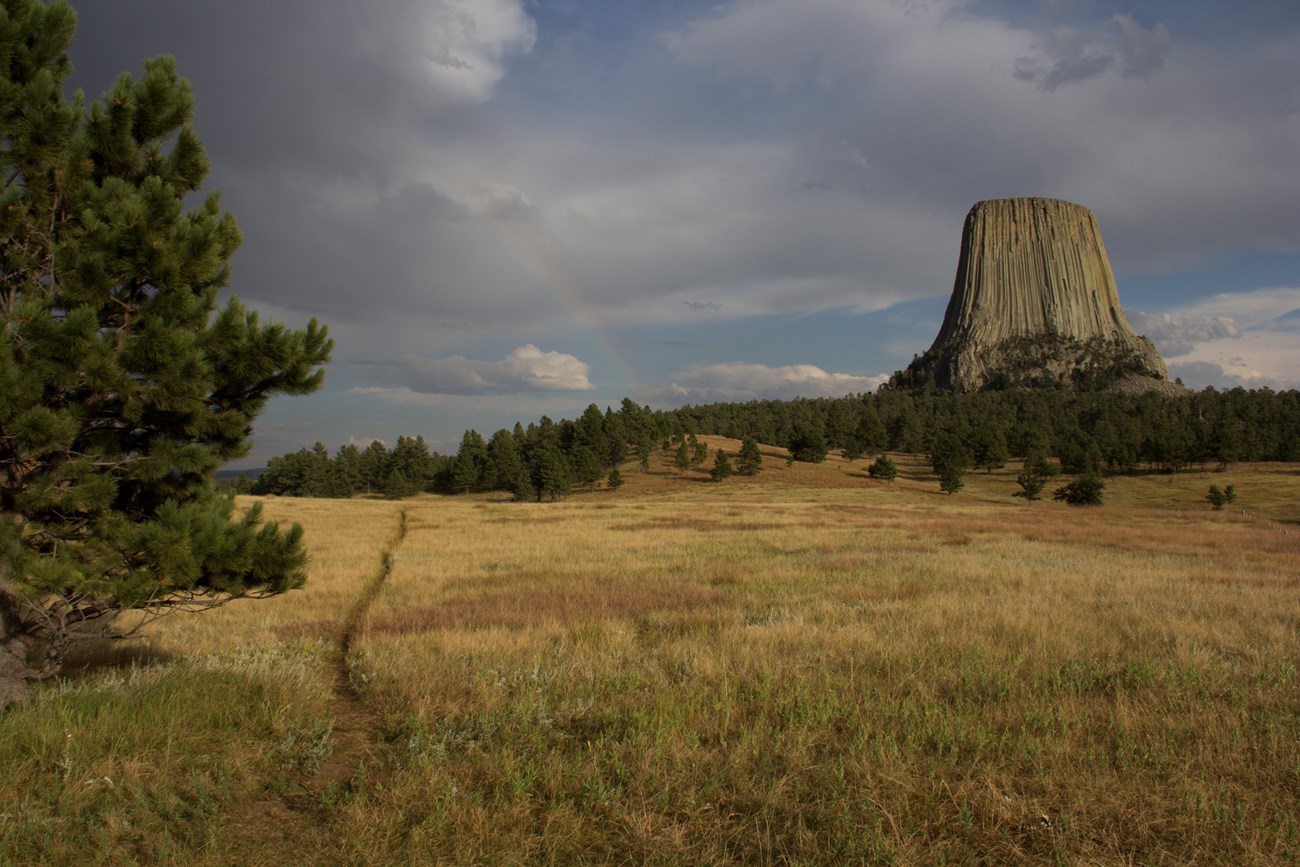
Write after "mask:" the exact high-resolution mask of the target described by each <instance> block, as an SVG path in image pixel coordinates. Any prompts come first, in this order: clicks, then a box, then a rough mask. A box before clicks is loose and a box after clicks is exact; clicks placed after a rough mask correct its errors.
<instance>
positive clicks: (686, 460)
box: [673, 440, 691, 473]
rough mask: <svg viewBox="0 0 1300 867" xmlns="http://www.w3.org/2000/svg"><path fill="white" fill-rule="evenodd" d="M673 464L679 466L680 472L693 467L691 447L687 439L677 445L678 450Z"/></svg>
mask: <svg viewBox="0 0 1300 867" xmlns="http://www.w3.org/2000/svg"><path fill="white" fill-rule="evenodd" d="M673 466H675V467H677V471H678V472H682V473H684V472H686V471H687V470H689V469H690V468H691V447H690V446H689V445H687V443H686V440H682V442H681V444H680V445H678V446H677V451H676V453H675V454H674V455H673Z"/></svg>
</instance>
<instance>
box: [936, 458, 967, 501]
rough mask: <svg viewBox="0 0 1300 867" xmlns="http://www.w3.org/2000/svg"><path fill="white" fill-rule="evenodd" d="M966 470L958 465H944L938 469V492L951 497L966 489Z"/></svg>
mask: <svg viewBox="0 0 1300 867" xmlns="http://www.w3.org/2000/svg"><path fill="white" fill-rule="evenodd" d="M965 477H966V468H965V467H963V466H962V465H961V464H958V463H951V464H944V465H943V466H941V467H940V468H939V490H941V491H943V492H944V493H945V494H948V495H949V496H952V495H953V494H955V493H957V492H958V491H960V490H961V489H962V488H964V487H966V478H965Z"/></svg>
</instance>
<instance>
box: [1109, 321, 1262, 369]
mask: <svg viewBox="0 0 1300 867" xmlns="http://www.w3.org/2000/svg"><path fill="white" fill-rule="evenodd" d="M1127 316H1128V321H1129V324H1130V325H1132V326H1133V329H1134V330H1135V331H1137V332H1138V333H1139V334H1144V335H1146V336H1147V337H1149V338H1151V341H1152V342H1153V343H1155V345H1156V349H1159V350H1160V354H1161V355H1162V356H1164V357H1165V358H1166V359H1169V358H1176V357H1178V356H1180V355H1186V354H1187V353H1189V352H1191V351H1192V350H1193V349H1195V347H1196V344H1198V343H1203V342H1205V341H1207V340H1214V339H1217V338H1236V337H1240V336H1241V331H1240V329H1238V328H1237V326H1236V324H1235V323H1234V322H1233V320H1232V318H1231V317H1228V316H1204V315H1200V314H1196V313H1179V314H1172V313H1158V314H1151V313H1144V312H1143V311H1141V310H1135V311H1133V312H1132V313H1128V314H1127Z"/></svg>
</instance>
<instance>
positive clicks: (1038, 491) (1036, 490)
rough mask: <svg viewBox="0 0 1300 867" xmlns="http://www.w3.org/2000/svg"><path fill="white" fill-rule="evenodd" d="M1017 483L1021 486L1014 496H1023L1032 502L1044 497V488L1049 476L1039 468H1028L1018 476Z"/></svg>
mask: <svg viewBox="0 0 1300 867" xmlns="http://www.w3.org/2000/svg"><path fill="white" fill-rule="evenodd" d="M1016 484H1017V485H1019V486H1020V490H1018V491H1016V492H1015V493H1014V494H1012V496H1013V497H1023V498H1025V499H1026V500H1028V501H1029V502H1031V503H1032V502H1034V501H1035V500H1041V499H1042V498H1043V488H1044V487H1045V486H1046V485H1047V477H1046V476H1045V475H1043V474H1042V473H1040V472H1038V471H1037V470H1033V469H1026V470H1025V471H1024V472H1022V473H1021V474H1020V475H1018V476H1016Z"/></svg>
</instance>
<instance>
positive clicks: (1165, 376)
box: [891, 198, 1175, 391]
mask: <svg viewBox="0 0 1300 867" xmlns="http://www.w3.org/2000/svg"><path fill="white" fill-rule="evenodd" d="M1168 380H1169V373H1168V371H1167V370H1166V368H1165V363H1164V361H1163V360H1162V359H1161V358H1160V353H1158V352H1157V351H1156V348H1155V346H1154V344H1152V343H1151V341H1150V340H1148V339H1147V338H1145V337H1140V336H1138V335H1137V334H1136V333H1135V332H1134V331H1133V328H1132V326H1130V325H1129V324H1128V320H1127V319H1125V318H1124V311H1123V310H1121V309H1120V304H1119V290H1118V289H1116V287H1115V277H1114V275H1113V274H1112V273H1111V270H1110V262H1109V260H1107V258H1106V248H1105V246H1104V245H1103V244H1102V241H1101V232H1100V230H1099V229H1098V228H1097V220H1096V218H1095V217H1093V215H1092V212H1091V211H1089V210H1088V209H1087V208H1085V207H1082V206H1081V205H1076V204H1073V203H1071V202H1065V201H1061V200H1059V199H1040V198H1023V199H990V200H988V201H983V202H978V203H976V204H975V206H974V207H972V208H971V209H970V213H968V214H967V215H966V223H965V225H964V226H963V228H962V236H961V257H960V258H959V260H958V264H957V277H956V280H955V281H954V284H953V289H952V297H951V298H950V299H949V301H948V310H947V312H946V313H945V314H944V318H943V326H942V327H941V328H940V329H939V336H938V337H936V338H935V340H934V344H933V345H932V346H931V347H930V348H929V350H927V351H926V353H925V354H924V355H921V356H919V357H917V358H915V359H913V361H912V363H911V365H909V366H908V368H907V370H904V371H901V372H899V373H896V374H895V375H894V377H893V379H892V380H891V387H895V388H920V387H925V386H934V387H937V388H940V389H945V390H951V391H979V390H981V389H986V388H1008V387H1042V386H1052V387H1059V386H1067V387H1073V388H1124V389H1126V390H1130V389H1142V390H1146V389H1151V388H1155V389H1160V390H1168V389H1169V388H1174V387H1175V386H1172V385H1171V384H1170V383H1169V381H1168Z"/></svg>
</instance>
